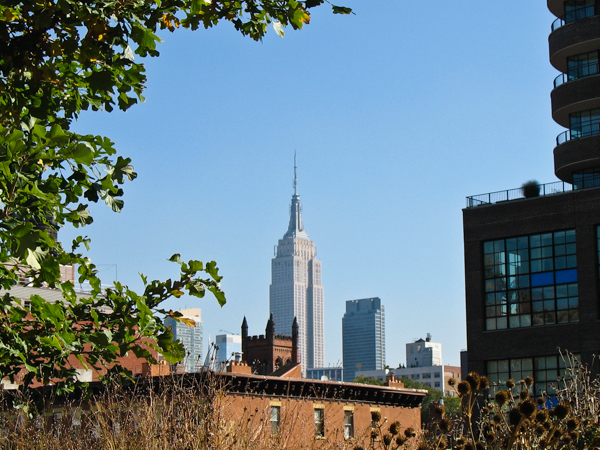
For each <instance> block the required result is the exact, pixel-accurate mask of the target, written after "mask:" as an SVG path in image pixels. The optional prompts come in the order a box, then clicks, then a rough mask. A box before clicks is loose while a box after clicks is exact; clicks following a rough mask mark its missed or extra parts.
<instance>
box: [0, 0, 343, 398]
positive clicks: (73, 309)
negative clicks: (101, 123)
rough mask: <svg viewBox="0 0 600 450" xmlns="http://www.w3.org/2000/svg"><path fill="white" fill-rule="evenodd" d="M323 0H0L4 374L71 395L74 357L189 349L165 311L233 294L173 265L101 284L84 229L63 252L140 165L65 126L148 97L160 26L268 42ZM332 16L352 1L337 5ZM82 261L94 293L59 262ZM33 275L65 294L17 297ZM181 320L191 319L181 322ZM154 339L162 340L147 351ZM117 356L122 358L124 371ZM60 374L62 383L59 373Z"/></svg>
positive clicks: (198, 271)
mask: <svg viewBox="0 0 600 450" xmlns="http://www.w3.org/2000/svg"><path fill="white" fill-rule="evenodd" d="M323 2H324V0H306V1H296V0H245V1H231V0H154V1H151V0H95V1H94V0H4V1H2V2H1V4H0V93H1V94H0V243H1V246H0V288H2V289H3V290H4V291H3V294H2V297H1V300H0V376H1V377H10V378H11V379H13V380H14V379H15V378H16V377H17V376H19V377H21V376H22V377H23V380H22V382H23V386H24V388H27V386H29V385H30V384H31V383H32V382H33V381H34V380H38V381H40V382H42V383H44V384H47V383H48V382H50V381H51V380H53V381H54V382H55V383H58V386H59V388H58V389H59V393H61V392H64V391H69V390H71V389H73V386H74V385H75V379H76V371H75V368H74V367H73V366H72V365H71V364H70V363H69V360H68V358H69V357H70V356H71V357H76V358H77V359H79V361H80V362H81V363H82V364H83V365H84V366H85V367H90V368H96V369H101V368H109V369H110V372H114V373H115V374H117V375H119V376H122V375H125V376H127V375H128V374H127V372H126V371H125V370H124V369H123V368H122V367H120V366H119V365H118V358H119V357H121V356H124V355H126V354H127V353H128V352H133V353H134V354H135V355H137V356H140V357H144V358H147V359H148V360H150V361H153V358H152V354H151V352H150V350H151V349H154V350H156V351H158V352H160V353H161V354H163V355H164V356H165V358H166V359H167V360H168V361H177V360H180V359H181V358H182V357H183V348H182V346H181V344H180V343H178V342H175V343H174V342H172V338H173V335H172V333H171V332H170V330H169V329H167V328H165V327H164V325H163V323H162V320H161V319H160V315H161V314H167V315H171V316H174V317H178V315H177V313H175V312H173V311H166V310H163V309H161V306H160V305H161V304H162V302H164V300H166V299H167V298H170V297H179V296H181V295H183V294H184V292H187V293H189V294H190V295H193V296H196V297H203V296H204V294H205V292H206V291H209V292H211V293H212V294H214V295H215V297H216V298H217V300H218V301H219V303H220V304H221V305H223V304H224V303H225V297H224V294H223V292H222V291H221V289H220V287H219V281H220V280H221V276H220V275H219V274H218V269H217V267H216V264H215V263H214V262H209V263H206V264H203V263H202V262H200V261H190V262H187V263H186V262H183V261H181V259H180V257H179V255H174V256H173V257H172V258H171V260H172V261H173V262H175V263H178V264H179V265H180V268H181V271H180V272H181V273H180V277H179V279H176V280H167V281H164V282H163V281H150V282H148V281H147V280H146V279H145V278H144V277H142V278H143V282H144V292H142V293H140V294H138V293H135V292H133V291H131V290H130V289H128V288H127V286H124V285H121V284H119V283H116V284H115V286H114V287H113V288H111V289H106V290H103V289H101V287H100V279H99V278H98V276H97V270H96V267H95V266H94V264H92V263H91V262H90V261H89V260H88V259H87V258H86V257H84V256H83V254H82V253H80V251H81V249H80V247H81V246H82V245H83V246H85V247H86V248H87V247H88V245H89V239H87V238H86V237H83V236H79V237H77V238H76V239H74V241H73V243H72V245H71V246H70V247H68V248H63V246H62V245H61V243H60V242H58V241H57V238H56V233H57V232H58V230H59V229H60V228H61V227H63V226H65V225H66V224H71V225H73V226H75V227H81V226H84V225H88V224H90V223H92V221H93V219H92V216H91V215H90V212H89V210H88V204H89V203H90V202H99V201H104V202H105V203H106V204H107V205H108V206H109V207H110V208H112V210H114V211H117V212H118V211H120V210H121V208H122V207H123V200H122V195H123V190H122V187H121V186H122V185H123V184H124V182H125V181H126V180H133V179H135V177H136V173H135V171H134V169H133V167H132V165H131V160H130V159H129V158H126V157H122V156H116V150H115V148H114V145H113V143H112V142H111V141H110V139H108V138H106V137H103V136H93V135H80V134H77V133H74V132H72V131H70V126H71V124H72V123H73V121H74V120H75V119H76V118H77V117H78V115H79V114H80V113H81V112H82V111H86V110H90V109H91V110H94V111H96V110H104V111H109V112H110V111H112V110H113V109H114V108H116V107H118V108H120V109H121V110H124V111H125V110H127V109H128V108H130V107H131V106H132V105H134V104H136V103H137V102H142V101H143V100H144V98H143V95H142V93H143V90H144V84H145V82H146V76H145V72H144V66H143V64H142V63H141V62H139V60H140V59H141V58H142V57H145V56H158V50H157V44H158V43H159V42H160V39H159V38H158V36H157V34H156V33H157V32H158V30H164V29H168V30H170V31H174V30H175V29H177V28H180V27H182V28H189V29H192V30H196V29H198V28H200V27H204V28H209V27H212V26H214V25H217V24H218V23H220V22H222V21H225V22H229V23H231V24H232V25H233V26H234V27H235V29H236V30H237V31H239V32H240V33H241V34H242V35H244V36H249V37H250V38H252V39H254V40H260V39H262V37H263V36H264V34H265V33H266V31H267V27H268V25H270V24H271V25H272V26H273V27H274V29H275V30H276V32H277V33H278V34H280V35H282V34H283V28H284V27H286V26H290V27H292V28H293V29H300V28H302V27H303V26H304V25H305V24H307V23H309V21H310V10H311V8H314V7H316V6H319V5H321V4H322V3H323ZM331 6H332V8H333V12H334V13H339V14H349V13H351V11H350V9H349V8H344V7H339V6H334V5H331ZM67 265H76V267H77V268H78V269H77V270H78V281H79V282H81V283H87V284H89V285H90V286H91V287H92V288H91V295H90V296H86V297H81V296H78V295H77V294H76V292H75V290H74V286H73V284H72V283H71V282H68V281H67V282H61V281H60V267H61V266H67ZM23 283H27V284H28V285H31V286H34V287H49V288H57V289H60V290H61V292H62V295H63V297H64V301H61V302H56V303H50V302H48V301H46V300H45V299H44V298H43V297H42V296H41V295H35V296H33V297H31V299H30V301H31V306H30V308H25V306H24V305H22V304H21V302H20V300H18V299H17V298H15V297H14V296H13V295H11V292H14V289H13V291H11V288H14V287H15V286H16V285H19V284H23ZM180 320H182V319H180ZM147 338H153V340H154V342H155V343H154V344H151V345H150V347H148V345H147V344H146V345H145V344H144V342H146V343H147ZM115 364H116V365H115ZM60 380H62V381H60Z"/></svg>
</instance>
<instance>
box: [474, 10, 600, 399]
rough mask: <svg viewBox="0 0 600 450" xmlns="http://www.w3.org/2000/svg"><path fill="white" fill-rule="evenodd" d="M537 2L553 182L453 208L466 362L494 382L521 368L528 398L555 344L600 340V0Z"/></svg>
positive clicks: (549, 380) (548, 386) (587, 350)
mask: <svg viewBox="0 0 600 450" xmlns="http://www.w3.org/2000/svg"><path fill="white" fill-rule="evenodd" d="M547 7H548V8H549V9H550V11H551V12H552V13H553V14H554V15H555V16H556V17H557V19H556V20H555V21H554V23H553V24H552V27H551V33H550V36H549V38H548V43H549V47H550V63H551V64H552V66H554V68H556V69H557V70H558V71H560V72H561V73H560V74H559V75H558V76H557V77H556V79H555V80H554V85H553V89H552V91H551V100H552V118H553V119H554V121H555V122H557V123H558V124H559V125H562V126H563V127H565V128H568V129H567V130H566V131H564V132H562V133H561V134H559V135H558V137H557V139H556V145H555V147H554V151H553V153H554V172H555V174H556V176H557V177H558V178H559V179H560V181H557V182H554V183H548V184H542V185H538V184H536V183H526V184H524V185H523V187H522V188H521V189H511V190H506V191H501V192H493V193H489V194H482V195H477V196H472V197H468V198H467V208H466V209H464V210H463V219H464V221H463V223H464V240H465V280H466V303H467V308H466V310H467V345H468V369H469V370H472V371H477V372H479V373H482V374H486V375H487V376H488V378H489V379H490V381H491V382H492V383H493V384H494V383H496V384H497V385H498V386H501V385H502V384H503V383H504V382H506V381H507V380H508V379H510V378H512V379H514V380H521V379H523V378H525V377H526V376H529V375H531V376H533V378H534V379H535V386H534V390H535V393H536V394H537V395H539V394H540V393H542V392H548V393H550V394H552V393H553V387H552V386H553V385H554V384H556V381H557V379H558V377H560V376H562V374H563V373H564V370H565V367H564V362H563V359H562V358H561V356H560V354H559V349H561V350H569V351H571V352H573V353H575V354H576V355H577V356H579V357H580V358H581V360H582V361H583V362H585V363H591V362H592V361H593V360H594V356H593V355H594V354H598V342H599V341H600V295H599V294H600V292H599V288H598V286H599V281H600V280H599V277H598V273H599V270H598V269H599V261H600V260H599V259H598V257H599V255H600V188H599V187H600V153H599V152H598V149H599V148H600V70H599V66H598V52H599V51H600V2H599V1H597V0H570V1H562V0H548V1H547ZM515 163H516V162H515ZM594 367H595V366H594ZM593 370H596V369H594V368H593Z"/></svg>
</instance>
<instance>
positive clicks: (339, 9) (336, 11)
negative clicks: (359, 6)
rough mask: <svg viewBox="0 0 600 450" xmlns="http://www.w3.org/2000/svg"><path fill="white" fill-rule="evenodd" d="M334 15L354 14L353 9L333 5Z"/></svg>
mask: <svg viewBox="0 0 600 450" xmlns="http://www.w3.org/2000/svg"><path fill="white" fill-rule="evenodd" d="M331 7H332V9H333V13H334V14H354V13H353V12H352V8H346V7H345V6H335V5H331Z"/></svg>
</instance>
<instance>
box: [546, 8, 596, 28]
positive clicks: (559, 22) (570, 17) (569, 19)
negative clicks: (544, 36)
mask: <svg viewBox="0 0 600 450" xmlns="http://www.w3.org/2000/svg"><path fill="white" fill-rule="evenodd" d="M595 15H596V10H595V7H594V6H593V5H584V6H580V7H578V8H575V9H573V10H571V11H569V12H568V13H567V14H565V15H564V16H561V17H559V18H558V19H556V20H555V21H554V22H552V31H554V30H557V29H559V28H560V27H562V26H563V25H566V24H568V23H573V22H577V21H578V20H581V19H585V18H586V17H592V16H595Z"/></svg>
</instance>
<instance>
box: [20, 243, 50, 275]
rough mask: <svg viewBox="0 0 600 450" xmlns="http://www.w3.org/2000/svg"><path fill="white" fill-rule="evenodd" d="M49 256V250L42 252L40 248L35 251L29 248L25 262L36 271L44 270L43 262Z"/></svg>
mask: <svg viewBox="0 0 600 450" xmlns="http://www.w3.org/2000/svg"><path fill="white" fill-rule="evenodd" d="M47 255H48V250H42V249H41V248H40V247H37V248H36V249H35V250H31V249H30V248H28V249H27V257H26V258H25V262H26V263H27V265H29V266H31V267H33V268H34V269H37V270H40V269H41V268H42V265H41V262H42V261H43V260H44V258H45V257H46V256H47Z"/></svg>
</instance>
